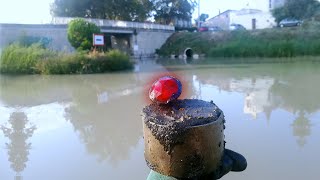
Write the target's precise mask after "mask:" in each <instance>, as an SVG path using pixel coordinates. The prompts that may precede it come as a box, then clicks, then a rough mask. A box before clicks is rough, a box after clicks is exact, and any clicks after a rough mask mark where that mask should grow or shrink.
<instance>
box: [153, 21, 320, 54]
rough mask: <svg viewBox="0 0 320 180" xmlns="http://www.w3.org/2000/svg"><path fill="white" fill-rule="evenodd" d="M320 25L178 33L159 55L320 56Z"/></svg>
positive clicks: (308, 24)
mask: <svg viewBox="0 0 320 180" xmlns="http://www.w3.org/2000/svg"><path fill="white" fill-rule="evenodd" d="M319 28H320V23H319V22H317V23H315V22H312V23H310V22H306V23H305V24H304V25H303V27H295V28H273V29H263V30H253V31H222V32H200V33H191V32H178V33H175V34H174V35H172V36H171V37H170V38H169V39H168V40H167V42H166V43H165V44H164V45H163V46H162V47H161V49H159V50H158V51H157V52H158V54H160V55H162V56H169V55H171V54H174V55H179V54H182V53H183V52H184V50H185V49H186V48H191V49H192V50H193V52H194V53H198V54H206V56H209V57H295V56H318V55H320V31H319Z"/></svg>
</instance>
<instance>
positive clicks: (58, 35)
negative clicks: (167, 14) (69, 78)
mask: <svg viewBox="0 0 320 180" xmlns="http://www.w3.org/2000/svg"><path fill="white" fill-rule="evenodd" d="M72 19H73V18H60V17H58V18H54V19H53V20H52V23H51V24H0V48H3V47H5V46H7V45H8V44H10V43H12V42H14V41H17V40H18V39H19V38H21V37H23V36H28V37H38V38H45V39H47V40H48V41H49V42H50V43H49V48H51V49H53V50H58V51H67V52H71V51H74V48H73V47H72V46H71V45H70V43H69V42H68V39H67V26H68V23H69V22H70V21H71V20H72ZM85 20H87V21H89V22H93V23H95V24H96V25H98V26H99V27H100V29H101V32H102V33H103V34H104V35H105V44H106V47H105V48H115V49H120V50H122V51H125V52H127V53H128V54H130V55H132V56H135V57H143V56H152V55H154V53H155V50H156V49H158V48H160V47H161V46H162V45H163V44H164V43H165V41H166V40H167V39H168V37H170V36H171V34H172V33H174V27H173V26H168V25H160V24H153V23H139V22H127V21H113V20H103V19H85Z"/></svg>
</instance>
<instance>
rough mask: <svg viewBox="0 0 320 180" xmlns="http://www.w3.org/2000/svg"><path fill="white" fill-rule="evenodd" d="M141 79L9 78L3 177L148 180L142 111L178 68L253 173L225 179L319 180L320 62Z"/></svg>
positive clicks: (145, 68) (0, 107)
mask: <svg viewBox="0 0 320 180" xmlns="http://www.w3.org/2000/svg"><path fill="white" fill-rule="evenodd" d="M136 69H137V70H138V71H139V72H136V73H121V74H103V75H78V76H16V77H8V76H0V87H1V88H0V127H1V129H0V162H1V163H0V179H1V180H13V179H14V178H15V177H23V179H24V180H70V179H72V180H89V179H90V180H105V179H112V180H118V179H124V180H125V179H130V180H133V179H134V180H140V179H141V180H142V179H146V177H147V175H148V172H149V170H148V168H147V166H146V165H145V161H144V157H143V140H142V124H141V117H140V111H141V109H142V108H143V106H144V105H145V104H146V103H147V102H145V99H146V98H145V94H144V89H145V88H144V86H145V84H146V82H148V81H149V79H150V78H151V77H153V76H154V74H155V73H161V72H165V71H174V73H175V74H177V75H178V76H180V77H181V78H183V81H184V82H185V84H184V87H185V89H188V91H187V92H186V93H185V95H184V97H186V98H199V99H203V100H213V101H214V102H215V103H216V104H217V105H218V106H219V107H220V108H221V109H223V110H224V113H225V115H226V120H227V124H226V125H227V129H226V130H225V136H226V141H227V145H226V146H227V148H229V149H232V150H235V151H237V152H240V153H242V154H243V155H244V156H245V157H246V158H247V160H248V168H247V170H246V171H245V172H242V173H230V174H228V175H226V176H225V177H223V179H225V180H249V179H255V180H256V179H259V180H270V179H290V180H293V179H296V180H301V179H308V180H316V179H318V178H319V166H318V165H319V163H318V162H320V156H319V155H318V153H319V152H320V143H319V137H320V127H319V126H320V123H319V120H320V93H319V89H320V64H313V63H303V64H302V63H300V64H259V65H252V64H251V65H250V64H247V65H246V64H242V65H185V66H174V67H166V68H164V67H162V66H160V65H156V64H153V63H143V64H141V65H139V66H137V68H136Z"/></svg>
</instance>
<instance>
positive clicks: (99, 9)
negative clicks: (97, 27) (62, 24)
mask: <svg viewBox="0 0 320 180" xmlns="http://www.w3.org/2000/svg"><path fill="white" fill-rule="evenodd" d="M152 5H153V4H152V2H151V1H149V0H55V1H54V3H53V4H52V5H51V13H52V14H53V15H55V16H61V17H84V18H99V19H113V20H124V21H144V20H146V19H147V18H148V17H150V16H151V10H152V7H153V6H152Z"/></svg>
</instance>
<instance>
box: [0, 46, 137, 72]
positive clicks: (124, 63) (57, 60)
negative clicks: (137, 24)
mask: <svg viewBox="0 0 320 180" xmlns="http://www.w3.org/2000/svg"><path fill="white" fill-rule="evenodd" d="M132 67H133V63H132V62H131V61H130V59H129V56H127V55H126V54H124V53H122V52H120V51H118V50H112V51H109V52H106V53H98V52H91V53H89V54H88V53H86V52H77V53H75V54H65V53H58V52H54V51H51V50H48V49H45V48H43V47H42V46H41V45H39V44H33V45H31V46H28V47H27V46H21V45H19V44H12V45H10V46H8V47H7V48H5V49H3V51H2V53H1V58H0V73H4V74H88V73H104V72H112V71H119V70H128V69H132Z"/></svg>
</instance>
